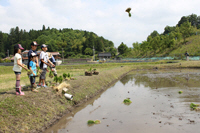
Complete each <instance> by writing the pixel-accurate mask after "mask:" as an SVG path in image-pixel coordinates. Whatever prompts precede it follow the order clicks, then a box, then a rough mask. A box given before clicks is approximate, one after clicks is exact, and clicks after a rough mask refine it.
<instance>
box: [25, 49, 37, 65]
mask: <svg viewBox="0 0 200 133" xmlns="http://www.w3.org/2000/svg"><path fill="white" fill-rule="evenodd" d="M32 52H34V53H35V54H36V55H37V51H36V50H34V51H33V50H32V49H30V50H29V52H28V64H27V66H28V69H29V63H30V56H31V53H32ZM35 62H36V63H37V61H36V60H35Z"/></svg>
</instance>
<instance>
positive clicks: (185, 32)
mask: <svg viewBox="0 0 200 133" xmlns="http://www.w3.org/2000/svg"><path fill="white" fill-rule="evenodd" d="M119 48H120V49H122V50H121V51H122V52H120V54H121V55H122V56H123V57H132V58H145V57H153V56H154V57H155V56H156V57H161V56H184V53H185V52H186V51H188V52H189V54H190V55H191V56H193V55H194V56H197V55H200V50H199V48H200V16H197V15H196V14H191V15H189V16H183V17H182V18H181V19H180V21H179V22H178V24H177V25H176V26H166V27H165V28H164V32H163V33H161V34H159V33H158V32H157V31H153V32H152V33H151V34H150V35H149V36H148V37H147V40H145V41H143V42H141V43H138V42H135V43H133V49H131V48H127V46H126V45H125V44H121V45H120V46H119V47H118V50H119Z"/></svg>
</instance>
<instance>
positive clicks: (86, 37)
mask: <svg viewBox="0 0 200 133" xmlns="http://www.w3.org/2000/svg"><path fill="white" fill-rule="evenodd" d="M32 41H36V42H37V43H38V44H46V45H48V51H50V52H53V51H59V52H60V53H62V50H63V51H64V56H65V57H75V56H76V57H86V56H91V55H93V47H94V48H95V52H96V53H98V52H104V51H105V52H111V53H112V54H113V55H115V54H116V50H115V48H114V44H113V42H112V41H109V40H107V39H105V38H103V37H102V36H98V35H97V34H95V33H93V32H88V31H82V30H73V29H68V28H64V29H59V30H58V29H55V28H52V29H50V28H49V27H48V28H45V26H44V25H43V27H42V30H33V29H32V30H30V31H29V32H27V31H25V30H22V29H21V30H20V29H19V27H16V28H11V30H10V33H9V34H7V33H2V32H1V31H0V48H1V49H0V57H2V58H3V57H5V56H7V54H8V53H7V51H8V50H9V54H13V46H14V45H15V44H18V43H20V44H22V46H23V47H24V48H25V49H30V44H31V42H32ZM38 48H40V47H38Z"/></svg>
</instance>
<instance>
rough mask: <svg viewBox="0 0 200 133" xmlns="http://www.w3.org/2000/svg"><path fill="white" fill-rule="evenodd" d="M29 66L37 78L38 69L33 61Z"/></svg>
mask: <svg viewBox="0 0 200 133" xmlns="http://www.w3.org/2000/svg"><path fill="white" fill-rule="evenodd" d="M29 66H30V67H31V69H32V70H33V73H34V74H35V76H36V75H37V68H36V63H35V62H33V61H30V63H29ZM30 76H33V74H31V75H30Z"/></svg>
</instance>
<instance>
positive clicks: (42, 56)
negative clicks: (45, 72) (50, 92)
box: [40, 51, 49, 68]
mask: <svg viewBox="0 0 200 133" xmlns="http://www.w3.org/2000/svg"><path fill="white" fill-rule="evenodd" d="M41 59H43V60H44V62H46V63H47V62H48V59H49V57H48V54H47V52H44V51H42V52H41V53H40V60H41ZM40 63H42V62H40ZM42 64H43V68H47V65H46V64H44V63H42Z"/></svg>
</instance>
